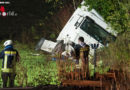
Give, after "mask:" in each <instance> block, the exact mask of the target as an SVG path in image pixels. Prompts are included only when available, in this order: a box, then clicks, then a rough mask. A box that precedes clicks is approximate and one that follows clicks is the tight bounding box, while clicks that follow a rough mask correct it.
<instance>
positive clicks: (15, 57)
mask: <svg viewBox="0 0 130 90" xmlns="http://www.w3.org/2000/svg"><path fill="white" fill-rule="evenodd" d="M4 46H5V48H4V50H3V51H2V52H1V53H0V58H1V59H3V62H2V70H1V71H2V72H1V77H2V81H3V88H6V87H7V83H8V79H9V87H14V80H15V76H16V73H15V70H16V62H18V61H19V60H20V59H19V58H20V57H19V54H18V51H17V50H15V49H14V48H13V42H12V40H7V41H5V43H4Z"/></svg>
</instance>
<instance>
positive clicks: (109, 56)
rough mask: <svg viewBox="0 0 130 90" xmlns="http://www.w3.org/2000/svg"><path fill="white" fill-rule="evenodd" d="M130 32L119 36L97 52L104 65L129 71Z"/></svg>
mask: <svg viewBox="0 0 130 90" xmlns="http://www.w3.org/2000/svg"><path fill="white" fill-rule="evenodd" d="M129 42H130V32H126V33H124V34H123V35H121V36H119V37H118V38H117V40H116V42H113V43H111V44H110V45H109V47H105V48H104V50H103V51H101V53H100V54H99V56H100V59H101V60H102V61H103V62H104V65H105V66H109V67H111V68H113V69H116V70H123V71H130V70H129V68H130V43H129Z"/></svg>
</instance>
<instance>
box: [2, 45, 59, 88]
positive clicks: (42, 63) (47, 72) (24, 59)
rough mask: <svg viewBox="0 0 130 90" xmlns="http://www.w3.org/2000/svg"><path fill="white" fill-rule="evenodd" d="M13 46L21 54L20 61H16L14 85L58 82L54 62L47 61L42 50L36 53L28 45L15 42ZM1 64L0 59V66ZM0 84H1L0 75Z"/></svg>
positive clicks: (23, 85) (54, 83) (56, 83)
mask: <svg viewBox="0 0 130 90" xmlns="http://www.w3.org/2000/svg"><path fill="white" fill-rule="evenodd" d="M0 45H2V44H0ZM3 48H4V47H0V50H2V49H3ZM15 48H16V49H17V50H18V51H19V53H20V56H21V61H20V62H19V63H17V68H16V70H17V72H16V73H17V76H16V79H15V86H22V87H26V86H38V85H41V84H42V85H45V84H52V85H59V84H60V82H59V81H58V76H57V67H56V62H53V61H49V59H47V57H48V56H46V55H44V54H43V53H42V52H40V53H37V52H36V51H34V50H33V49H31V47H30V46H28V45H24V44H20V43H17V42H16V44H15ZM39 54H40V55H39ZM1 65H2V60H1V61H0V66H1ZM1 67H2V66H1ZM1 67H0V69H1ZM0 74H1V72H0ZM0 85H2V79H1V75H0Z"/></svg>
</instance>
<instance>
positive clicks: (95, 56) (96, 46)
mask: <svg viewBox="0 0 130 90" xmlns="http://www.w3.org/2000/svg"><path fill="white" fill-rule="evenodd" d="M98 46H99V44H91V47H92V49H94V58H93V62H94V77H95V68H96V62H97V53H96V51H97V48H98Z"/></svg>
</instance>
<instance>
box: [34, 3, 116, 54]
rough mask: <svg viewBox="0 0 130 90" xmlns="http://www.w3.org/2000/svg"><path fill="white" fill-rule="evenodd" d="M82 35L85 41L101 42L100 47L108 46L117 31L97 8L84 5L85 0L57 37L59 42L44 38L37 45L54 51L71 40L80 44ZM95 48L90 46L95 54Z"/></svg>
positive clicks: (44, 49)
mask: <svg viewBox="0 0 130 90" xmlns="http://www.w3.org/2000/svg"><path fill="white" fill-rule="evenodd" d="M80 36H82V37H84V39H85V43H86V44H88V45H90V46H91V44H94V43H95V44H99V48H101V47H104V46H108V44H109V42H111V41H114V40H115V39H116V36H117V33H116V32H115V31H114V30H112V28H111V27H110V25H109V24H107V23H106V22H105V21H104V19H103V17H102V16H100V15H99V14H98V13H97V12H96V10H94V9H92V10H91V11H89V10H88V7H87V6H84V2H82V3H81V7H78V8H77V9H76V10H75V12H74V13H73V15H72V16H71V18H70V19H69V20H68V22H67V23H66V25H65V26H64V28H63V29H62V30H61V32H60V33H59V36H58V37H57V39H56V40H57V42H53V41H50V40H46V39H45V38H42V39H41V40H40V41H39V43H38V44H37V46H36V50H39V49H40V50H43V51H46V52H49V53H54V52H55V50H56V48H59V46H62V45H67V43H69V42H73V43H74V44H78V38H79V37H80ZM93 53H94V50H93V49H92V48H90V54H91V55H93Z"/></svg>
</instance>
